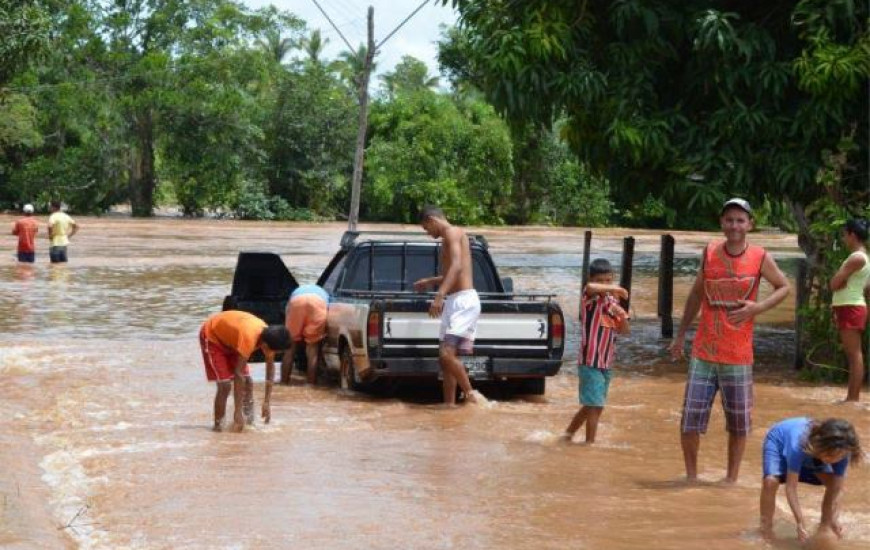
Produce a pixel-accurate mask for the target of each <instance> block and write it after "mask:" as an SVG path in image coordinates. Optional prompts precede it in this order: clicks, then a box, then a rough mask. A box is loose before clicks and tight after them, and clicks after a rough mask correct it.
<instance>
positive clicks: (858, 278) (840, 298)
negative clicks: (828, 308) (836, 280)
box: [831, 250, 870, 306]
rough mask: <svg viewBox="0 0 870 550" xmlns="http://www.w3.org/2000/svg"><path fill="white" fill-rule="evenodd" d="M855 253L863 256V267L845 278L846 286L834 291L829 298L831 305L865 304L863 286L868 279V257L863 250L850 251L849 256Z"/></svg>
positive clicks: (869, 275)
mask: <svg viewBox="0 0 870 550" xmlns="http://www.w3.org/2000/svg"><path fill="white" fill-rule="evenodd" d="M855 254H858V255H859V256H864V267H862V268H861V269H859V270H858V271H856V272H854V273H852V274H851V275H849V278H848V279H846V286H844V287H843V288H841V289H839V290H835V291H834V296H833V297H832V298H833V299H832V300H831V305H833V306H863V305H867V302H866V301H865V300H864V287H865V286H866V285H867V281H868V280H870V258H868V257H867V253H866V252H864V251H863V250H858V251H855V252H852V254H850V255H849V258H851V257H852V256H854V255H855ZM849 258H846V260H845V261H844V262H843V265H845V264H846V262H848V261H849ZM840 267H842V266H840Z"/></svg>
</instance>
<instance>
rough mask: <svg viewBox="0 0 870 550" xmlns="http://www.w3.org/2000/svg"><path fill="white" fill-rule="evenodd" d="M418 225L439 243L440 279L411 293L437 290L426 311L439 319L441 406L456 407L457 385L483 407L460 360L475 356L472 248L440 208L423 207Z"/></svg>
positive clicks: (418, 284)
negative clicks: (460, 357)
mask: <svg viewBox="0 0 870 550" xmlns="http://www.w3.org/2000/svg"><path fill="white" fill-rule="evenodd" d="M420 225H421V226H422V227H423V230H425V231H426V233H428V234H429V236H430V237H432V238H434V239H438V238H440V239H441V270H442V273H443V275H439V276H437V277H427V278H424V279H420V280H418V281H416V282H415V283H414V290H416V291H417V292H423V291H424V290H426V289H427V288H430V287H433V286H434V287H436V288H437V289H438V291H437V292H436V294H435V300H433V301H432V305H431V306H430V307H429V316H430V317H441V329H440V335H439V339H440V341H441V344H440V346H439V348H438V362H439V364H440V365H441V372H442V374H443V376H444V382H443V390H444V403H445V404H446V405H454V404H455V402H456V385H457V384H459V387H460V389H462V393H463V394H465V398H466V400H468V401H470V402H472V403H478V404H483V403H486V398H484V397H483V395H481V393H480V392H478V391H475V390H473V389H471V381H470V380H469V379H468V373H467V372H466V370H465V365H463V364H462V361H461V360H460V359H459V355H460V354H462V355H471V354H472V353H474V336H475V333H476V331H477V319H478V317H480V298H479V297H478V296H477V291H476V290H474V284H473V283H472V281H473V279H472V276H471V269H472V268H471V245H470V244H469V242H468V237H466V236H465V231H463V230H462V229H461V228H459V227H456V226H454V225H451V224H450V222H448V221H447V218H445V217H444V212H442V211H441V209H440V208H437V207H434V206H426V207H424V208H423V211H422V212H421V213H420Z"/></svg>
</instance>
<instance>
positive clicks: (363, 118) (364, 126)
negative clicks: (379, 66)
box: [347, 6, 375, 231]
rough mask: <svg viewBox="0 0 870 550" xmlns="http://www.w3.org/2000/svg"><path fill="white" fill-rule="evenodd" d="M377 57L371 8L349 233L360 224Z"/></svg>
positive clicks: (361, 83)
mask: <svg viewBox="0 0 870 550" xmlns="http://www.w3.org/2000/svg"><path fill="white" fill-rule="evenodd" d="M374 57H375V8H373V7H372V6H369V13H368V44H367V45H366V58H365V62H364V64H363V71H362V74H361V75H360V76H359V129H358V130H357V134H356V153H355V154H354V156H353V179H352V180H351V190H350V215H349V216H348V220H347V228H348V230H349V231H356V225H357V222H359V195H360V187H362V174H363V162H364V160H365V148H366V131H367V130H368V125H369V76H370V75H371V72H372V61H373V60H374Z"/></svg>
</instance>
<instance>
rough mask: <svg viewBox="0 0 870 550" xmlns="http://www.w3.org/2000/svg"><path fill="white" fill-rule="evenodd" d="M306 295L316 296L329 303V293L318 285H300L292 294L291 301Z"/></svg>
mask: <svg viewBox="0 0 870 550" xmlns="http://www.w3.org/2000/svg"><path fill="white" fill-rule="evenodd" d="M305 294H314V295H316V296H319V297H320V298H321V299H322V300H323V301H324V302H326V303H327V304H328V303H329V293H328V292H326V291H325V290H323V288H322V287H319V286H317V285H300V286H299V287H298V288H297V289H296V290H294V291H293V292H292V293H291V294H290V299H291V300H292V299H293V298H295V297H297V296H303V295H305Z"/></svg>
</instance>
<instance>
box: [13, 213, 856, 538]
mask: <svg viewBox="0 0 870 550" xmlns="http://www.w3.org/2000/svg"><path fill="white" fill-rule="evenodd" d="M11 219H12V218H10V217H8V216H6V217H0V226H2V227H7V226H8V222H9V221H11ZM79 222H80V224H81V226H82V231H81V233H80V234H79V235H78V236H77V237H76V238H75V239H74V240H73V242H72V244H71V246H70V260H71V261H70V264H69V265H68V266H63V267H56V268H50V267H49V266H48V265H47V261H46V260H47V258H46V247H45V241H44V240H40V242H39V247H40V249H39V251H38V254H39V257H38V262H37V264H36V265H35V266H32V267H20V266H18V265H16V263H15V262H14V260H13V258H12V254H11V252H12V250H13V242H12V237H11V236H10V237H7V240H6V244H5V245H4V250H6V252H4V253H3V255H2V257H0V376H2V381H3V386H2V387H3V392H2V397H0V419H2V420H0V463H2V465H3V468H2V473H0V511H2V515H0V546H2V547H4V548H50V549H51V548H83V549H88V548H106V549H116V548H142V549H152V548H153V549H164V548H165V549H176V548H185V549H200V548H201V549H224V548H226V549H258V548H264V549H265V548H318V549H319V548H326V549H344V548H347V549H358V548H375V549H397V548H423V549H428V548H432V549H441V548H463V549H464V548H517V549H521V548H522V549H524V548H552V549H565V548H573V549H578V548H589V549H629V548H638V549H687V550H688V549H692V550H694V549H698V548H704V549H705V550H714V549H723V550H725V549H728V550H732V549H744V548H745V549H754V548H764V547H765V546H764V543H763V542H762V541H761V540H760V539H759V538H758V537H757V536H756V534H755V527H756V525H757V519H758V518H757V517H758V512H757V507H758V491H759V485H760V468H761V466H760V446H761V441H762V438H763V435H764V431H765V429H766V427H768V426H769V425H771V424H772V423H773V422H774V421H776V420H779V419H781V418H784V417H789V416H795V415H803V414H807V415H814V416H831V415H836V416H841V417H845V418H848V419H850V420H851V421H852V422H853V423H855V424H856V426H857V427H858V430H859V433H860V434H861V436H862V437H863V438H864V441H865V447H870V421H868V415H870V411H868V408H867V406H866V401H865V403H862V404H861V405H858V406H846V405H842V404H838V403H837V401H838V400H839V399H841V398H842V397H843V393H844V390H843V388H839V387H828V386H809V385H805V384H801V383H799V382H797V381H796V380H795V377H794V376H793V374H792V372H791V368H790V365H791V353H792V352H791V347H790V346H791V338H792V335H791V332H790V327H791V324H790V323H791V319H792V317H793V304H792V302H791V301H789V302H787V303H786V304H783V305H782V306H780V307H779V308H778V309H777V310H775V311H773V312H770V313H769V314H768V315H765V316H764V318H762V319H761V322H762V326H760V327H759V328H758V329H757V338H756V339H757V342H758V346H757V347H758V353H759V362H760V365H759V369H758V371H759V372H758V376H759V379H760V382H759V383H758V384H757V390H756V391H757V408H756V414H755V424H756V430H755V431H754V432H753V433H752V435H751V437H750V439H749V444H748V449H747V453H746V458H745V460H744V463H743V470H742V475H741V479H740V482H739V483H738V484H737V485H736V486H734V487H722V486H719V485H717V484H715V483H714V482H715V481H716V480H718V479H720V478H721V477H723V475H724V463H725V434H724V428H723V419H722V415H721V410H719V409H717V410H716V412H715V413H714V418H713V420H712V421H711V430H710V433H709V434H708V435H707V436H706V437H705V438H704V440H703V444H702V449H701V461H700V467H701V472H702V474H701V477H702V479H703V480H704V481H705V482H710V483H702V484H700V485H696V486H686V485H684V484H683V483H681V481H680V480H681V476H682V475H683V466H682V460H681V455H680V448H679V442H678V424H679V417H680V405H681V403H680V402H681V396H682V391H683V383H684V377H685V375H684V371H685V368H686V367H685V364H684V363H683V364H672V363H670V362H668V361H665V360H664V359H663V356H664V352H663V348H664V345H665V342H663V341H660V340H659V339H658V336H657V329H656V322H655V311H656V304H655V289H656V280H655V265H656V261H657V255H658V243H659V236H658V234H657V233H655V232H648V231H627V230H618V229H612V230H602V231H597V232H596V233H595V238H594V239H593V248H594V250H593V251H592V256H593V257H596V256H601V255H603V256H605V257H609V258H611V259H612V260H614V261H615V262H616V263H617V264H618V261H619V251H620V246H621V242H622V238H623V237H624V236H626V235H629V234H631V235H634V236H635V237H636V238H637V245H636V266H637V268H636V272H635V275H634V298H633V305H632V308H633V310H634V312H633V313H634V316H635V318H636V319H637V320H636V322H635V330H634V333H633V335H632V336H631V337H630V338H629V339H628V340H627V341H624V342H622V343H621V345H620V351H619V355H618V359H617V366H616V378H615V381H614V384H613V387H612V390H611V398H610V402H609V404H608V407H607V410H606V411H605V413H604V416H603V417H602V423H601V426H600V428H599V440H600V442H599V443H598V444H596V445H595V446H594V447H585V446H582V445H570V446H565V445H560V444H557V443H555V439H556V436H557V434H559V433H561V431H562V430H563V429H564V427H565V425H566V424H567V423H568V421H569V420H570V418H571V415H572V414H573V413H574V411H575V410H576V407H577V389H576V385H577V378H576V375H575V372H574V368H573V364H574V361H575V358H576V345H577V327H576V323H574V322H572V323H571V325H570V326H569V329H570V335H571V344H572V347H571V348H570V349H569V350H568V353H567V356H566V361H565V366H564V368H563V369H562V372H561V373H560V374H559V375H558V376H557V377H555V378H554V379H551V380H549V381H548V386H547V393H546V396H545V397H544V398H538V399H531V398H529V399H522V398H514V399H511V400H507V401H499V402H497V403H496V405H495V406H494V407H493V408H492V409H488V410H478V409H475V408H472V407H460V408H457V409H454V410H443V409H441V408H440V407H439V406H438V405H437V397H438V393H437V391H428V390H426V389H422V390H421V389H411V390H405V391H403V392H400V393H399V394H398V396H397V397H394V398H389V399H386V398H374V397H370V396H366V395H359V394H353V393H347V392H342V391H341V390H338V389H336V388H328V387H327V388H320V387H319V388H311V387H307V386H303V385H301V383H300V380H299V379H298V378H297V379H295V380H294V384H293V385H291V386H289V387H285V386H276V388H275V394H276V395H275V396H274V405H273V412H272V418H273V421H272V423H271V424H270V425H268V426H264V425H262V424H258V425H257V426H256V427H255V428H254V429H251V430H249V431H246V432H245V433H243V434H230V433H222V434H215V433H212V432H211V431H210V430H209V427H210V425H211V417H210V415H211V401H212V398H213V391H214V388H213V386H211V385H209V384H207V383H206V382H205V377H204V375H203V368H202V365H201V358H200V353H199V349H198V345H197V338H196V334H197V330H198V328H199V325H200V323H201V322H202V321H203V319H204V318H205V317H206V316H207V315H209V314H210V313H213V312H216V311H218V310H219V308H220V304H221V300H222V298H223V296H224V294H226V293H227V291H228V289H229V286H230V282H231V278H232V269H233V266H234V263H235V257H236V254H237V252H238V251H239V250H267V251H273V252H278V253H280V254H281V255H282V256H283V258H284V259H285V261H286V262H287V263H288V265H289V266H290V268H291V270H292V271H293V272H294V274H295V275H296V276H297V278H298V279H299V280H300V281H302V282H312V281H314V280H315V279H316V277H317V275H318V274H319V272H320V270H321V269H322V268H323V267H324V266H325V265H326V263H327V261H328V260H329V258H330V257H331V255H332V254H333V252H334V251H335V249H336V247H337V244H338V241H339V238H340V236H341V234H342V231H343V225H342V224H320V225H314V224H286V223H280V224H279V223H245V222H228V221H216V220H195V221H191V220H177V219H160V220H147V221H140V220H132V219H124V218H80V219H79ZM373 227H375V226H369V228H373ZM376 228H377V229H381V230H382V229H385V227H384V226H377V227H376ZM392 228H393V229H409V230H413V229H415V228H413V227H407V228H403V227H399V226H394V227H392ZM364 229H365V227H364ZM479 231H480V232H482V233H483V234H485V235H486V236H487V237H488V238H489V241H490V243H491V246H492V250H493V254H494V256H495V259H496V263H497V264H498V265H499V266H500V267H501V271H502V275H503V276H511V277H513V278H514V280H515V284H516V287H517V289H521V290H527V291H550V292H553V293H555V294H557V295H558V299H559V300H560V301H561V303H562V304H564V306H565V309H566V311H567V312H568V316H569V317H571V318H572V319H573V318H576V312H577V302H578V296H579V280H580V276H579V264H580V261H581V253H582V243H583V232H582V230H579V229H553V228H480V229H479ZM675 236H676V239H677V256H678V262H677V274H678V277H677V288H676V294H677V297H676V308H677V310H678V312H679V311H681V310H682V306H683V303H684V298H685V294H686V291H687V289H688V286H689V284H690V282H691V277H692V273H693V270H694V268H695V266H696V265H697V256H698V254H699V251H700V249H701V247H702V246H703V244H704V243H705V242H707V240H708V239H709V238H710V237H711V235H709V234H704V233H677V234H676V235H675ZM753 240H754V241H755V242H760V243H761V244H763V245H765V246H767V247H769V248H770V250H772V251H773V252H774V254H775V256H776V257H777V259H778V260H779V261H780V262H781V263H782V264H783V265H784V266H785V268H786V270H787V271H792V272H793V262H794V258H795V257H797V256H798V250H797V247H796V242H795V239H794V237H793V236H790V235H783V234H757V235H753ZM617 267H618V266H617ZM254 373H255V379H256V380H257V381H258V382H257V387H256V391H257V399H258V400H259V399H260V398H261V395H262V379H263V369H262V367H260V366H255V368H254ZM717 406H718V405H717ZM868 481H870V468H867V467H864V468H852V469H850V471H849V477H848V480H847V492H846V493H845V496H844V498H843V507H844V510H845V511H844V514H843V523H844V525H845V527H846V532H847V535H846V538H845V540H843V541H842V542H841V543H840V544H839V546H838V547H839V548H842V549H858V548H868V547H870V494H868V487H870V484H868ZM801 495H802V501H803V503H804V508H805V511H806V514H807V515H808V516H809V517H810V518H813V519H817V518H818V510H819V502H820V500H821V491H818V490H815V491H814V490H812V489H805V488H803V487H802V491H801ZM779 498H780V501H779V502H778V512H777V518H778V519H777V524H776V531H777V534H778V535H779V536H780V537H781V538H782V539H783V540H782V542H781V543H779V544H778V545H777V546H776V547H777V548H798V547H799V546H798V545H797V543H796V542H795V540H794V531H793V526H792V523H791V520H790V517H791V516H790V514H789V512H788V507H787V505H786V503H785V500H784V496H783V495H780V497H779Z"/></svg>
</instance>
